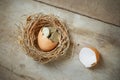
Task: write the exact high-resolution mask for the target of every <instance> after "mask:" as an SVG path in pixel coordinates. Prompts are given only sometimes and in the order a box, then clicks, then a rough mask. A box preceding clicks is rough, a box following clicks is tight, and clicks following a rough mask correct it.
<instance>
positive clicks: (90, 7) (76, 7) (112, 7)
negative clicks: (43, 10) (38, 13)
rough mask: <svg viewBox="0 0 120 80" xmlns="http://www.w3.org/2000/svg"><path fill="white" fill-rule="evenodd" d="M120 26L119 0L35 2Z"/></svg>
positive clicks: (45, 0)
mask: <svg viewBox="0 0 120 80" xmlns="http://www.w3.org/2000/svg"><path fill="white" fill-rule="evenodd" d="M35 1H41V2H45V3H47V4H50V5H53V6H56V7H60V8H64V9H67V10H70V11H73V12H75V13H78V14H79V13H80V14H82V15H85V16H88V17H91V18H94V19H97V20H100V21H104V22H107V23H111V24H115V25H118V26H120V0H35Z"/></svg>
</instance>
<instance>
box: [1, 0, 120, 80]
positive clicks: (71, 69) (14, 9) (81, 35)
mask: <svg viewBox="0 0 120 80" xmlns="http://www.w3.org/2000/svg"><path fill="white" fill-rule="evenodd" d="M0 4H1V5H0V32H1V33H0V65H1V66H4V67H5V69H8V70H9V71H6V70H2V69H3V67H2V68H0V69H1V72H0V75H1V76H0V78H1V79H2V78H3V79H6V80H9V74H13V75H15V76H16V77H17V78H20V80H21V79H22V78H21V77H20V76H19V75H22V76H23V77H26V78H27V79H26V80H119V79H120V76H119V74H120V71H119V70H120V64H119V60H120V59H119V57H120V55H119V53H120V38H119V37H120V28H119V27H116V26H113V25H110V24H106V23H103V22H100V21H97V20H94V19H91V18H87V17H85V16H81V15H78V14H74V13H72V12H69V11H65V10H62V9H58V8H55V7H51V6H49V5H46V4H43V3H38V2H35V1H31V0H1V1H0ZM38 12H42V13H45V14H54V15H57V16H59V17H60V18H61V19H62V20H63V21H64V22H65V23H66V24H67V27H68V30H69V32H70V36H71V41H72V43H73V45H71V50H70V51H68V53H67V55H66V56H64V57H61V58H59V59H58V60H56V61H55V62H52V63H50V64H46V65H42V64H40V63H38V62H36V61H34V60H33V59H32V58H31V57H29V56H27V55H25V54H26V52H25V51H24V50H23V49H22V47H21V46H20V45H19V44H18V43H17V40H16V38H17V37H18V35H17V26H16V24H20V23H21V22H22V23H23V24H24V23H25V19H26V17H27V16H28V15H31V14H33V13H38ZM78 44H79V45H78ZM86 45H91V46H94V47H96V48H97V49H98V50H99V52H100V53H101V61H100V63H99V64H98V65H97V66H96V68H94V69H93V70H92V69H86V68H85V67H84V66H83V65H82V64H81V63H80V61H79V59H78V53H79V51H80V50H81V48H82V47H83V46H86ZM4 74H6V75H4ZM16 74H17V75H16ZM6 76H8V77H6ZM16 77H12V79H13V80H15V79H16ZM18 80H19V79H18ZM23 80H24V79H23Z"/></svg>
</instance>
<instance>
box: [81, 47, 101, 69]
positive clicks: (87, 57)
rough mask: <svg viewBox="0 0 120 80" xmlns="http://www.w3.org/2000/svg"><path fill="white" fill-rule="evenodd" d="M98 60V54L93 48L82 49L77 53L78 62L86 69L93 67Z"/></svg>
mask: <svg viewBox="0 0 120 80" xmlns="http://www.w3.org/2000/svg"><path fill="white" fill-rule="evenodd" d="M99 58H100V57H99V52H98V51H97V49H96V48H93V47H84V48H82V49H81V51H80V53H79V60H80V61H81V63H82V64H83V65H84V66H85V67H87V68H91V67H93V66H95V65H96V64H97V63H98V61H99Z"/></svg>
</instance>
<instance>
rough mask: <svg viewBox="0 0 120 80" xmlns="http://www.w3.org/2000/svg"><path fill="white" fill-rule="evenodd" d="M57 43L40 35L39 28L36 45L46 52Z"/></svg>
mask: <svg viewBox="0 0 120 80" xmlns="http://www.w3.org/2000/svg"><path fill="white" fill-rule="evenodd" d="M57 44H58V43H56V42H53V41H51V40H50V39H48V38H47V37H45V36H43V35H42V32H41V30H40V31H39V33H38V45H39V47H40V49H41V50H43V51H45V52H47V51H51V50H53V49H54V48H55V47H56V46H57Z"/></svg>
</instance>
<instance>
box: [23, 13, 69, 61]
mask: <svg viewBox="0 0 120 80" xmlns="http://www.w3.org/2000/svg"><path fill="white" fill-rule="evenodd" d="M44 26H53V27H56V28H58V30H59V32H60V36H61V38H60V40H59V43H58V45H57V47H55V48H54V49H53V50H51V51H48V52H44V51H42V50H41V49H40V48H39V45H38V41H37V37H38V33H39V31H40V29H41V28H42V27H44ZM22 39H23V40H22V41H23V42H22V43H23V44H22V45H23V47H24V49H25V50H26V51H27V55H29V56H31V57H32V58H34V60H36V61H39V62H41V63H48V62H50V61H53V60H55V59H57V58H58V57H59V56H62V55H64V54H65V53H66V52H67V50H68V48H69V45H70V39H69V34H68V31H67V29H66V26H65V24H64V23H63V22H61V21H60V20H59V19H58V17H56V16H54V15H45V14H34V15H31V16H29V17H28V18H27V20H26V25H25V27H24V29H23V36H22Z"/></svg>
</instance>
